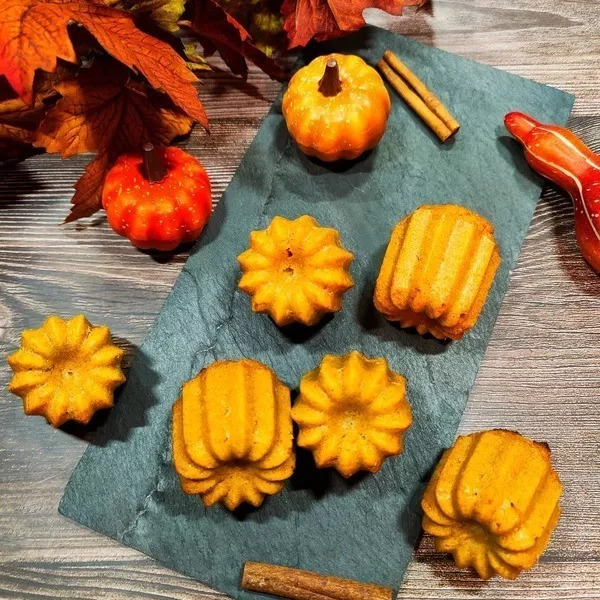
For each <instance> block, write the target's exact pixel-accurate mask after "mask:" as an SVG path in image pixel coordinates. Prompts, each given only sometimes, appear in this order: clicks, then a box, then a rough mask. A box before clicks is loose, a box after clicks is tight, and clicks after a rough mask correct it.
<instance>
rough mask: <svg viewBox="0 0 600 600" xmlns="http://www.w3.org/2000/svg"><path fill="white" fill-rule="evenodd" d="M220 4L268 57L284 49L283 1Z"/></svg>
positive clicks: (235, 0) (231, 0)
mask: <svg viewBox="0 0 600 600" xmlns="http://www.w3.org/2000/svg"><path fill="white" fill-rule="evenodd" d="M219 4H220V5H221V6H222V7H223V8H224V9H225V11H226V12H227V13H228V14H229V15H231V16H232V17H233V18H234V19H235V20H236V21H238V23H240V24H241V25H242V26H243V27H244V29H246V30H247V31H248V33H249V34H250V36H251V37H252V41H253V43H254V45H255V46H256V47H257V48H258V49H259V50H261V51H262V52H264V53H265V54H266V55H267V56H273V54H274V52H275V51H276V50H283V49H284V47H285V34H284V31H283V17H282V16H281V0H251V1H250V2H248V0H219Z"/></svg>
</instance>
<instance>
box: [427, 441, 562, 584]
mask: <svg viewBox="0 0 600 600" xmlns="http://www.w3.org/2000/svg"><path fill="white" fill-rule="evenodd" d="M561 493H562V486H561V483H560V480H559V477H558V474H557V473H556V471H555V470H554V469H553V467H552V464H551V462H550V451H549V449H548V447H547V445H545V444H541V443H537V442H533V441H531V440H528V439H527V438H525V437H523V436H521V435H520V434H518V433H515V432H512V431H506V430H500V429H496V430H491V431H484V432H481V433H473V434H471V435H467V436H461V437H459V438H458V440H457V441H456V443H455V444H454V446H453V447H452V448H451V449H450V450H446V452H445V453H444V454H443V456H442V458H441V460H440V462H439V464H438V466H437V467H436V469H435V471H434V473H433V476H432V478H431V481H430V482H429V485H428V486H427V489H426V490H425V493H424V495H423V499H422V502H421V505H422V507H423V511H424V513H425V514H424V517H423V529H425V531H426V532H427V533H430V534H431V535H433V536H434V537H435V538H436V540H435V546H436V549H438V550H439V551H442V552H451V553H452V554H453V556H454V559H455V562H456V564H457V565H458V566H459V567H460V568H465V567H473V568H474V569H475V570H476V571H477V573H478V574H479V576H480V577H482V578H483V579H488V578H489V577H491V576H492V575H494V574H498V575H500V576H502V577H505V578H508V579H514V578H516V577H517V576H518V575H519V573H520V572H521V571H522V570H523V569H529V568H531V567H532V566H533V565H534V564H535V563H536V562H537V560H538V558H539V556H540V555H541V554H542V552H543V551H544V549H545V548H546V546H547V544H548V541H549V539H550V536H551V534H552V532H553V530H554V528H555V527H556V524H557V522H558V518H559V516H560V506H559V504H558V501H559V498H560V495H561Z"/></svg>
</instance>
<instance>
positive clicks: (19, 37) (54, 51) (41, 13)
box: [0, 0, 208, 128]
mask: <svg viewBox="0 0 600 600" xmlns="http://www.w3.org/2000/svg"><path fill="white" fill-rule="evenodd" d="M70 22H75V23H78V24H79V25H82V26H83V27H85V29H87V31H89V33H91V34H92V35H93V36H94V38H96V40H97V41H98V43H99V44H100V45H101V46H102V47H103V48H104V49H105V50H106V51H107V52H108V53H109V54H111V55H112V56H114V57H115V58H116V59H117V60H119V61H120V62H121V63H123V64H124V65H126V66H127V67H129V68H131V69H133V70H134V71H136V72H139V73H141V74H142V75H143V76H144V77H145V78H146V79H147V80H148V82H149V83H150V85H151V86H152V87H154V88H157V89H161V90H163V91H164V92H165V93H166V94H168V95H169V96H170V98H171V99H172V100H173V102H174V103H175V104H176V105H177V106H179V107H180V108H181V109H182V110H184V111H185V112H186V113H187V114H188V115H189V116H190V117H192V118H193V119H195V120H196V121H198V122H199V123H201V124H202V125H203V126H204V127H206V128H208V121H207V118H206V113H205V112H204V108H203V106H202V103H201V102H200V100H199V99H198V96H197V94H196V89H195V87H194V83H195V82H197V81H198V80H197V78H196V76H195V75H194V74H193V73H192V72H191V71H190V70H189V69H188V68H187V66H186V64H185V61H184V60H183V59H182V58H181V57H180V56H179V55H178V54H177V52H175V50H173V48H171V46H169V44H167V43H166V42H163V41H161V40H159V39H157V38H155V37H152V36H150V35H148V34H146V33H144V32H143V31H141V30H139V29H138V28H137V27H136V26H135V24H134V21H133V17H132V15H130V14H128V13H126V12H123V11H121V10H117V9H114V8H109V7H107V6H105V5H104V4H103V3H102V2H101V0H0V74H3V75H5V77H6V78H7V80H8V82H9V83H10V84H11V86H12V87H13V89H14V90H15V91H16V92H17V93H18V94H19V96H21V98H23V100H25V101H26V102H28V103H30V104H31V103H32V102H33V90H32V85H33V78H34V74H35V71H36V69H43V70H44V71H54V69H55V68H56V61H57V58H62V59H64V60H66V61H69V62H76V61H77V57H76V54H75V50H74V48H73V44H72V42H71V40H70V39H69V35H68V32H67V25H68V24H69V23H70Z"/></svg>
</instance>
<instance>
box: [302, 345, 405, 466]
mask: <svg viewBox="0 0 600 600" xmlns="http://www.w3.org/2000/svg"><path fill="white" fill-rule="evenodd" d="M292 418H293V419H294V421H296V423H298V426H299V432H298V440H297V443H298V445H299V446H301V447H302V448H307V449H309V450H312V452H313V454H314V457H315V463H316V464H317V466H318V467H321V468H323V467H335V468H336V469H337V470H338V471H339V472H340V473H341V474H342V475H343V476H344V477H350V475H353V474H354V473H356V472H357V471H360V470H367V471H371V472H373V473H375V472H376V471H379V469H380V468H381V465H382V463H383V461H384V460H385V459H386V458H387V457H388V456H394V455H396V454H400V453H401V452H402V449H403V441H402V436H403V434H404V432H405V431H406V430H407V429H408V428H409V427H410V425H411V423H412V416H411V411H410V405H409V404H408V402H407V400H406V380H405V379H404V377H402V375H398V374H397V373H394V372H393V371H391V370H390V369H389V368H388V364H387V362H386V360H385V359H384V358H373V359H370V358H367V357H366V356H363V355H362V354H360V352H356V351H353V352H351V353H350V354H347V355H345V356H332V355H329V354H328V355H326V356H325V357H324V358H323V361H322V362H321V364H320V365H319V366H318V367H317V368H316V369H313V370H312V371H310V372H309V373H307V374H306V375H305V376H304V377H303V378H302V380H301V381H300V395H299V397H298V399H297V400H296V403H295V404H294V407H293V409H292Z"/></svg>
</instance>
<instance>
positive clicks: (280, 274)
mask: <svg viewBox="0 0 600 600" xmlns="http://www.w3.org/2000/svg"><path fill="white" fill-rule="evenodd" d="M353 258H354V255H353V254H352V253H351V252H348V251H347V250H345V249H344V248H343V247H342V245H341V244H340V237H339V233H338V232H337V231H336V230H335V229H331V228H329V227H321V226H320V225H319V223H317V221H316V220H315V219H313V218H312V217H309V216H307V215H304V216H302V217H299V218H298V219H296V220H294V221H289V220H288V219H284V218H283V217H274V218H273V220H272V221H271V223H270V224H269V226H268V227H267V229H264V230H261V231H253V232H252V233H251V234H250V248H249V249H248V250H246V251H245V252H243V253H242V254H240V255H239V256H238V261H239V263H240V265H241V268H242V271H243V273H244V274H243V276H242V278H241V279H240V283H239V287H240V288H241V289H242V290H244V291H245V292H246V293H247V294H249V295H250V297H251V302H252V310H253V311H254V312H259V313H268V314H269V315H271V317H272V319H273V320H274V321H275V323H277V325H279V326H284V325H289V324H290V323H294V322H298V323H303V324H304V325H315V324H316V323H317V322H318V321H319V320H320V319H321V317H322V316H323V315H324V314H325V313H328V312H336V311H338V310H340V309H341V308H342V295H343V294H344V292H346V291H347V290H349V289H350V288H351V287H352V286H353V285H354V282H353V281H352V277H350V273H349V272H348V268H349V266H350V263H351V262H352V260H353Z"/></svg>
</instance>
